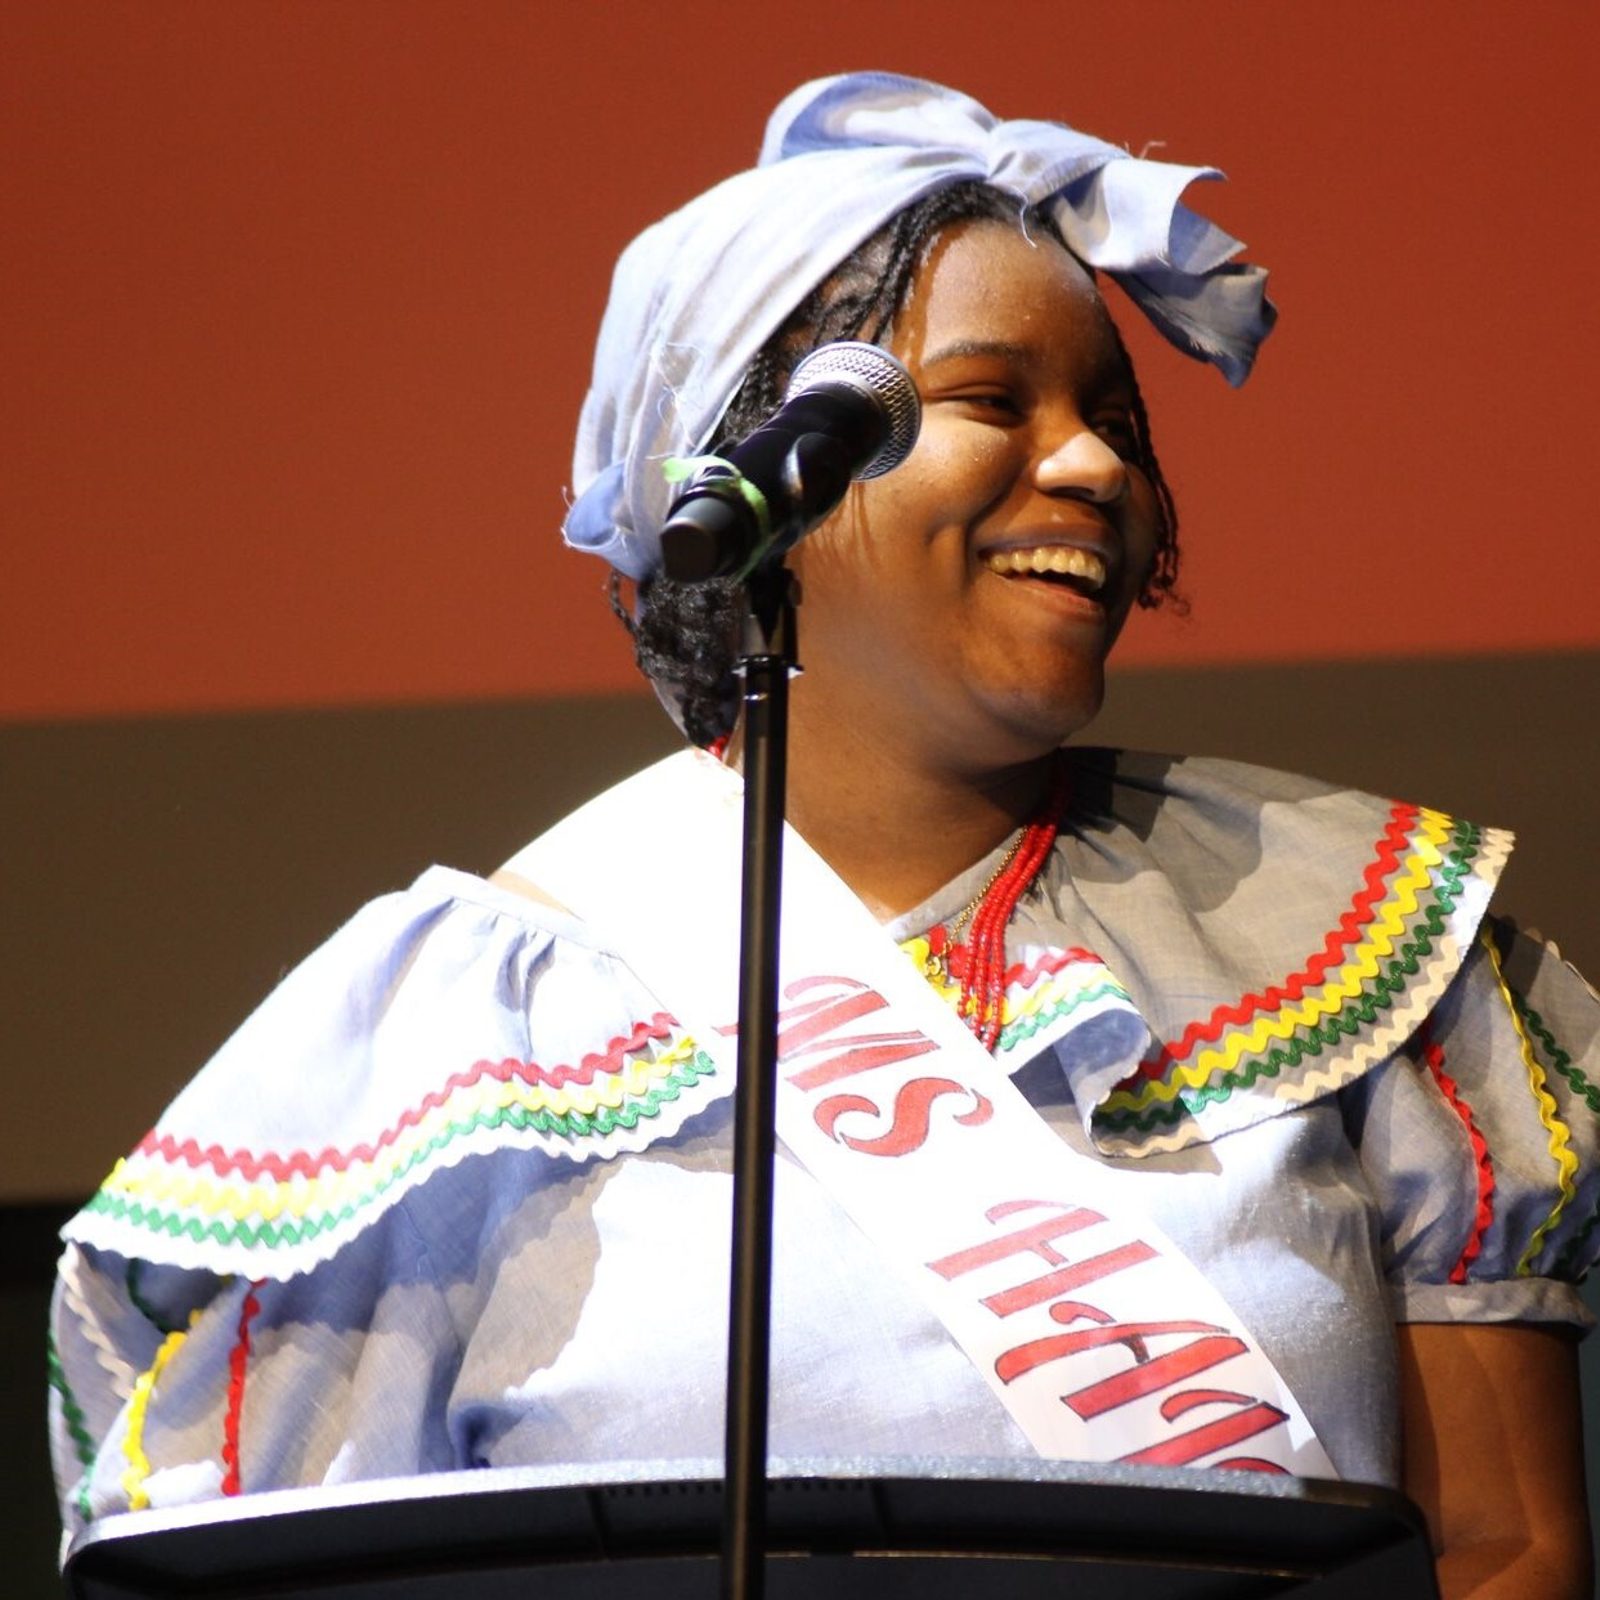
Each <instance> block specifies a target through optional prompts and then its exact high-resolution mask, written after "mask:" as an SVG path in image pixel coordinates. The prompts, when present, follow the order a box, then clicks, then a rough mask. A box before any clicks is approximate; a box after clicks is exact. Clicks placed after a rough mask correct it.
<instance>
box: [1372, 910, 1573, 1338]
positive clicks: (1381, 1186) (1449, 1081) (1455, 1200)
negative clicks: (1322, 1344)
mask: <svg viewBox="0 0 1600 1600" xmlns="http://www.w3.org/2000/svg"><path fill="white" fill-rule="evenodd" d="M1344 1100H1345V1106H1346V1113H1347V1119H1348V1121H1349V1125H1350V1129H1351V1135H1352V1138H1353V1140H1354V1142H1355V1143H1356V1146H1357V1149H1358V1151H1359V1155H1360V1159H1361V1164H1362V1168H1363V1170H1364V1172H1365V1175H1366V1178H1367V1182H1368V1184H1369V1186H1370V1188H1371V1190H1372V1193H1373V1196H1374V1199H1375V1202H1376V1207H1377V1210H1378V1212H1379V1215H1380V1217H1381V1227H1382V1244H1383V1254H1384V1261H1385V1267H1386V1271H1387V1276H1388V1281H1389V1285H1390V1292H1391V1296H1392V1299H1393V1304H1394V1308H1395V1318H1396V1320H1397V1321H1401V1322H1512V1321H1530V1322H1564V1323H1570V1324H1573V1325H1575V1326H1577V1327H1580V1328H1587V1327H1588V1326H1589V1325H1590V1323H1591V1322H1592V1320H1593V1319H1592V1317H1591V1316H1590V1313H1589V1312H1588V1310H1587V1308H1586V1307H1585V1306H1584V1304H1583V1301H1582V1299H1581V1298H1580V1296H1579V1295H1578V1292H1577V1289H1576V1288H1575V1285H1576V1284H1577V1283H1578V1281H1579V1280H1581V1278H1582V1277H1583V1275H1584V1273H1585V1272H1586V1271H1587V1270H1588V1268H1589V1266H1590V1265H1591V1264H1592V1262H1593V1261H1594V1259H1595V1256H1596V1254H1597V1253H1600V1226H1597V1225H1600V998H1597V997H1596V995H1595V993H1594V991H1593V990H1592V989H1590V988H1589V986H1588V985H1587V984H1586V983H1585V982H1584V981H1583V979H1582V978H1580V977H1579V976H1578V974H1577V973H1576V972H1575V971H1574V970H1573V969H1572V968H1571V967H1570V966H1568V965H1567V964H1566V963H1565V962H1563V961H1562V960H1561V959H1560V957H1559V956H1558V955H1557V954H1556V952H1555V951H1554V950H1553V949H1552V948H1551V947H1549V946H1547V945H1544V944H1542V943H1540V942H1539V941H1538V940H1536V939H1533V938H1530V937H1528V936H1526V935H1524V934H1522V933H1521V932H1519V931H1518V930H1517V929H1516V928H1515V926H1514V925H1513V924H1511V923H1509V922H1507V921H1503V920H1499V919H1494V918H1490V919H1487V920H1486V921H1485V923H1484V925H1483V927H1482V929H1481V930H1480V932H1479V935H1478V938H1477V941H1476V943H1475V944H1474V946H1473V948H1472V950H1471V951H1470V953H1469V954H1468V955H1467V957H1466V960H1465V961H1464V962H1463V964H1462V967H1461V970H1460V972H1459V973H1458V974H1457V976H1456V978H1455V980H1454V982H1453V983H1452V984H1451V986H1450V988H1449V989H1448V990H1447V991H1446V993H1445V995H1444V996H1443V998H1442V999H1441V1001H1440V1002H1439V1004H1438V1005H1437V1006H1436V1007H1435V1008H1434V1010H1433V1012H1432V1013H1431V1015H1430V1016H1429V1017H1428V1018H1427V1019H1426V1021H1425V1022H1424V1023H1423V1025H1422V1026H1421V1027H1420V1028H1419V1029H1418V1030H1417V1031H1416V1033H1414V1034H1413V1035H1412V1037H1411V1038H1410V1040H1409V1041H1408V1042H1407V1044H1406V1046H1405V1048H1404V1049H1403V1050H1401V1051H1399V1052H1397V1053H1396V1055H1395V1056H1394V1057H1392V1058H1391V1059H1390V1060H1389V1061H1388V1062H1387V1063H1386V1064H1385V1065H1384V1066H1383V1067H1381V1068H1379V1069H1377V1070H1376V1071H1374V1072H1372V1073H1370V1074H1369V1075H1368V1076H1367V1077H1366V1078H1365V1079H1364V1080H1362V1082H1361V1083H1359V1084H1356V1085H1353V1086H1352V1087H1351V1088H1350V1089H1349V1090H1347V1091H1345V1094H1344Z"/></svg>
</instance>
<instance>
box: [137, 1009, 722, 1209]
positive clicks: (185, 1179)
mask: <svg viewBox="0 0 1600 1600" xmlns="http://www.w3.org/2000/svg"><path fill="white" fill-rule="evenodd" d="M696 1050H697V1046H696V1045H695V1042H694V1040H693V1039H688V1038H686V1039H684V1040H682V1041H681V1042H680V1043H678V1044H675V1045H674V1046H673V1047H672V1048H671V1049H670V1050H664V1051H662V1052H661V1054H660V1055H658V1056H656V1057H654V1059H652V1060H648V1061H644V1060H629V1061H626V1062H624V1063H623V1065H622V1066H621V1067H620V1068H619V1069H618V1070H617V1071H616V1072H607V1073H603V1074H599V1075H597V1077H596V1080H595V1082H594V1083H592V1084H578V1085H573V1086H570V1087H567V1088H562V1089H552V1088H550V1087H549V1086H548V1085H545V1084H528V1083H525V1082H523V1081H522V1080H520V1079H512V1080H510V1081H502V1080H501V1079H499V1078H482V1079H480V1080H479V1081H478V1082H477V1083H476V1084H474V1085H472V1086H471V1087H470V1088H465V1089H460V1090H458V1091H457V1092H456V1093H454V1094H452V1095H451V1096H450V1098H449V1099H448V1100H446V1101H445V1102H444V1103H443V1104H442V1105H440V1106H436V1107H435V1108H434V1109H433V1110H431V1111H430V1112H428V1113H427V1115H426V1116H424V1117H422V1118H421V1120H420V1121H419V1122H418V1123H417V1124H416V1126H415V1127H411V1128H407V1129H406V1130H405V1131H404V1132H403V1133H402V1134H401V1135H400V1137H399V1138H397V1139H396V1140H395V1141H394V1142H393V1143H392V1144H389V1145H385V1146H384V1147H383V1149H381V1150H380V1151H378V1153H377V1156H376V1159H374V1160H372V1161H358V1162H352V1163H351V1164H350V1165H349V1166H348V1167H346V1168H345V1170H344V1171H342V1172H339V1171H332V1172H327V1173H323V1174H320V1175H319V1176H317V1177H315V1178H308V1177H303V1176H300V1175H296V1176H295V1177H293V1178H289V1179H285V1180H283V1181H281V1182H277V1181H274V1180H272V1179H265V1180H262V1181H259V1182H256V1183H233V1182H229V1181H226V1180H220V1179H217V1178H215V1177H212V1176H210V1175H208V1174H206V1173H204V1172H190V1171H188V1170H185V1169H183V1168H174V1167H172V1166H169V1165H168V1164H167V1163H166V1162H160V1163H157V1162H154V1161H150V1160H148V1159H147V1158H145V1157H141V1156H131V1157H126V1158H124V1159H123V1160H121V1161H119V1162H118V1163H117V1164H116V1166H115V1167H114V1168H113V1169H112V1172H111V1176H110V1177H109V1178H107V1179H106V1183H105V1188H106V1190H107V1191H108V1192H114V1193H116V1194H121V1195H127V1196H130V1197H132V1198H134V1199H137V1200H141V1201H143V1202H145V1203H146V1204H149V1205H162V1206H179V1207H193V1208H196V1209H198V1210H200V1211H203V1212H204V1213H205V1214H206V1215H207V1216H217V1215H223V1216H229V1217H232V1218H233V1219H234V1220H235V1221H238V1222H243V1221H246V1220H247V1219H249V1218H251V1217H259V1218H261V1220H262V1221H264V1222H272V1221H275V1220H276V1219H277V1218H278V1217H280V1216H284V1215H287V1216H291V1217H302V1216H305V1215H307V1214H308V1213H310V1212H314V1211H320V1210H338V1209H339V1208H341V1207H342V1206H344V1205H347V1204H349V1203H350V1202H351V1201H352V1200H354V1199H356V1198H358V1197H360V1196H362V1195H365V1194H367V1193H369V1192H370V1191H371V1188H372V1184H373V1181H374V1178H373V1174H374V1173H375V1172H385V1171H392V1170H394V1169H395V1168H397V1167H400V1166H403V1165H404V1164H405V1163H406V1161H407V1160H408V1159H409V1158H410V1156H411V1155H412V1154H413V1153H414V1152H415V1151H416V1150H418V1149H420V1148H421V1147H423V1146H425V1145H426V1144H428V1142H429V1141H430V1140H431V1139H432V1138H433V1137H434V1135H435V1133H436V1132H437V1130H438V1128H439V1126H440V1124H441V1123H447V1122H460V1121H463V1120H466V1119H469V1118H471V1117H473V1116H475V1115H478V1114H479V1113H482V1112H493V1111H500V1110H504V1109H505V1108H506V1107H508V1106H514V1105H515V1106H523V1107H525V1108H526V1109H528V1110H530V1111H539V1110H544V1111H549V1112H551V1113H552V1114H554V1115H556V1116H565V1115H567V1114H568V1113H569V1112H572V1111H579V1112H582V1113H583V1114H584V1115H585V1116H593V1115H594V1114H595V1112H596V1111H597V1110H598V1109H599V1108H600V1107H602V1106H604V1107H607V1108H609V1109H611V1110H613V1111H615V1110H617V1109H618V1108H619V1107H621V1106H622V1104H623V1103H624V1102H625V1101H626V1100H628V1099H630V1098H632V1099H637V1098H638V1097H639V1096H641V1095H643V1094H645V1093H647V1092H648V1091H649V1089H650V1088H651V1086H652V1084H653V1083H654V1082H655V1081H656V1080H659V1079H663V1078H666V1077H667V1076H669V1075H670V1073H671V1072H672V1070H673V1068H674V1067H676V1066H679V1065H681V1064H682V1063H683V1062H684V1061H687V1060H689V1059H690V1058H691V1057H693V1056H694V1055H695V1053H696Z"/></svg>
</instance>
